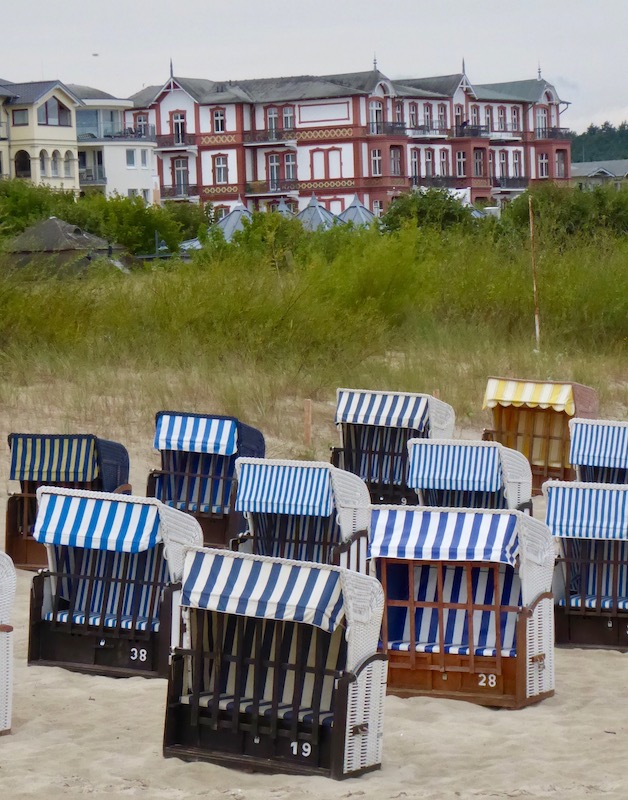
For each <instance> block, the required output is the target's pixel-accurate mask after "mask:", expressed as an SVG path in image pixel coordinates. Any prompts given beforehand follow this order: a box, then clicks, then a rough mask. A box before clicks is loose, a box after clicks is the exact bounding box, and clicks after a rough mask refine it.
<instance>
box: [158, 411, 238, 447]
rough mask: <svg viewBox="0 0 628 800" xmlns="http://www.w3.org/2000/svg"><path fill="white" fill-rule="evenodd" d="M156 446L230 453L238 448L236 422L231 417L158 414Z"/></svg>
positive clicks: (164, 412) (163, 412)
mask: <svg viewBox="0 0 628 800" xmlns="http://www.w3.org/2000/svg"><path fill="white" fill-rule="evenodd" d="M154 446H155V449H156V450H182V451H185V452H192V453H214V454H216V455H223V456H232V455H234V454H235V453H236V452H237V450H238V423H237V421H236V420H235V419H232V418H223V417H203V416H201V415H200V414H174V413H170V412H166V411H162V412H159V414H157V420H156V426H155V442H154Z"/></svg>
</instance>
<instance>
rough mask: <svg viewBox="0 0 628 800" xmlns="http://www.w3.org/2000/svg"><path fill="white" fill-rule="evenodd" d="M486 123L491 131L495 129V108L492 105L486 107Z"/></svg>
mask: <svg viewBox="0 0 628 800" xmlns="http://www.w3.org/2000/svg"><path fill="white" fill-rule="evenodd" d="M484 124H485V125H486V127H487V129H488V130H489V131H492V130H493V109H492V108H491V107H490V106H486V108H485V109H484Z"/></svg>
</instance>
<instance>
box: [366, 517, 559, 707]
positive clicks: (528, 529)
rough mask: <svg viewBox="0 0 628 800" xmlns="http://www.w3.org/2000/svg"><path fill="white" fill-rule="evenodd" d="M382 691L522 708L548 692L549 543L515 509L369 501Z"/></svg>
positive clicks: (537, 525) (551, 686) (535, 525)
mask: <svg viewBox="0 0 628 800" xmlns="http://www.w3.org/2000/svg"><path fill="white" fill-rule="evenodd" d="M371 555H372V557H373V559H374V563H375V567H376V571H377V575H378V577H379V578H380V580H381V581H382V585H383V587H384V595H385V606H384V622H383V625H382V646H383V649H384V652H386V654H387V655H388V657H389V666H390V672H389V682H388V689H389V692H391V693H393V694H399V695H401V696H408V695H415V694H419V695H432V696H435V697H449V698H453V699H460V700H469V701H472V702H474V703H479V704H482V705H487V706H503V707H507V708H521V707H522V706H525V705H528V704H530V703H535V702H537V701H539V700H542V699H543V698H544V697H548V696H549V695H551V694H553V691H554V639H553V637H554V627H553V624H554V620H553V600H552V595H551V586H552V574H553V567H554V546H553V542H552V537H551V535H550V532H549V531H548V530H547V528H546V526H545V525H543V523H541V522H539V521H537V520H535V519H533V518H532V517H530V516H527V515H525V514H522V513H521V512H520V511H478V510H472V509H440V508H423V507H414V508H412V507H410V506H374V507H373V510H372V521H371Z"/></svg>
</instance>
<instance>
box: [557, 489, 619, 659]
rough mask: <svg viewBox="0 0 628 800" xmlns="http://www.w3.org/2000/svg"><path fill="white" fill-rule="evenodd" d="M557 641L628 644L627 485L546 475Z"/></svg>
mask: <svg viewBox="0 0 628 800" xmlns="http://www.w3.org/2000/svg"><path fill="white" fill-rule="evenodd" d="M543 492H544V494H545V496H546V497H547V517H546V521H547V524H548V526H549V528H550V530H551V532H552V534H553V535H554V536H555V537H556V538H557V539H558V541H559V548H560V551H559V552H560V555H559V558H558V562H557V564H556V575H555V581H554V590H555V595H556V603H557V606H556V642H557V644H572V645H577V646H579V647H582V646H587V645H589V646H592V647H607V648H611V649H618V650H628V486H627V485H624V486H619V485H613V484H602V483H581V482H578V481H569V482H563V481H547V483H545V484H544V485H543Z"/></svg>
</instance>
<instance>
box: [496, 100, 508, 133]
mask: <svg viewBox="0 0 628 800" xmlns="http://www.w3.org/2000/svg"><path fill="white" fill-rule="evenodd" d="M497 128H498V130H500V131H505V130H506V109H505V108H504V107H503V106H500V107H499V108H498V109H497Z"/></svg>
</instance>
